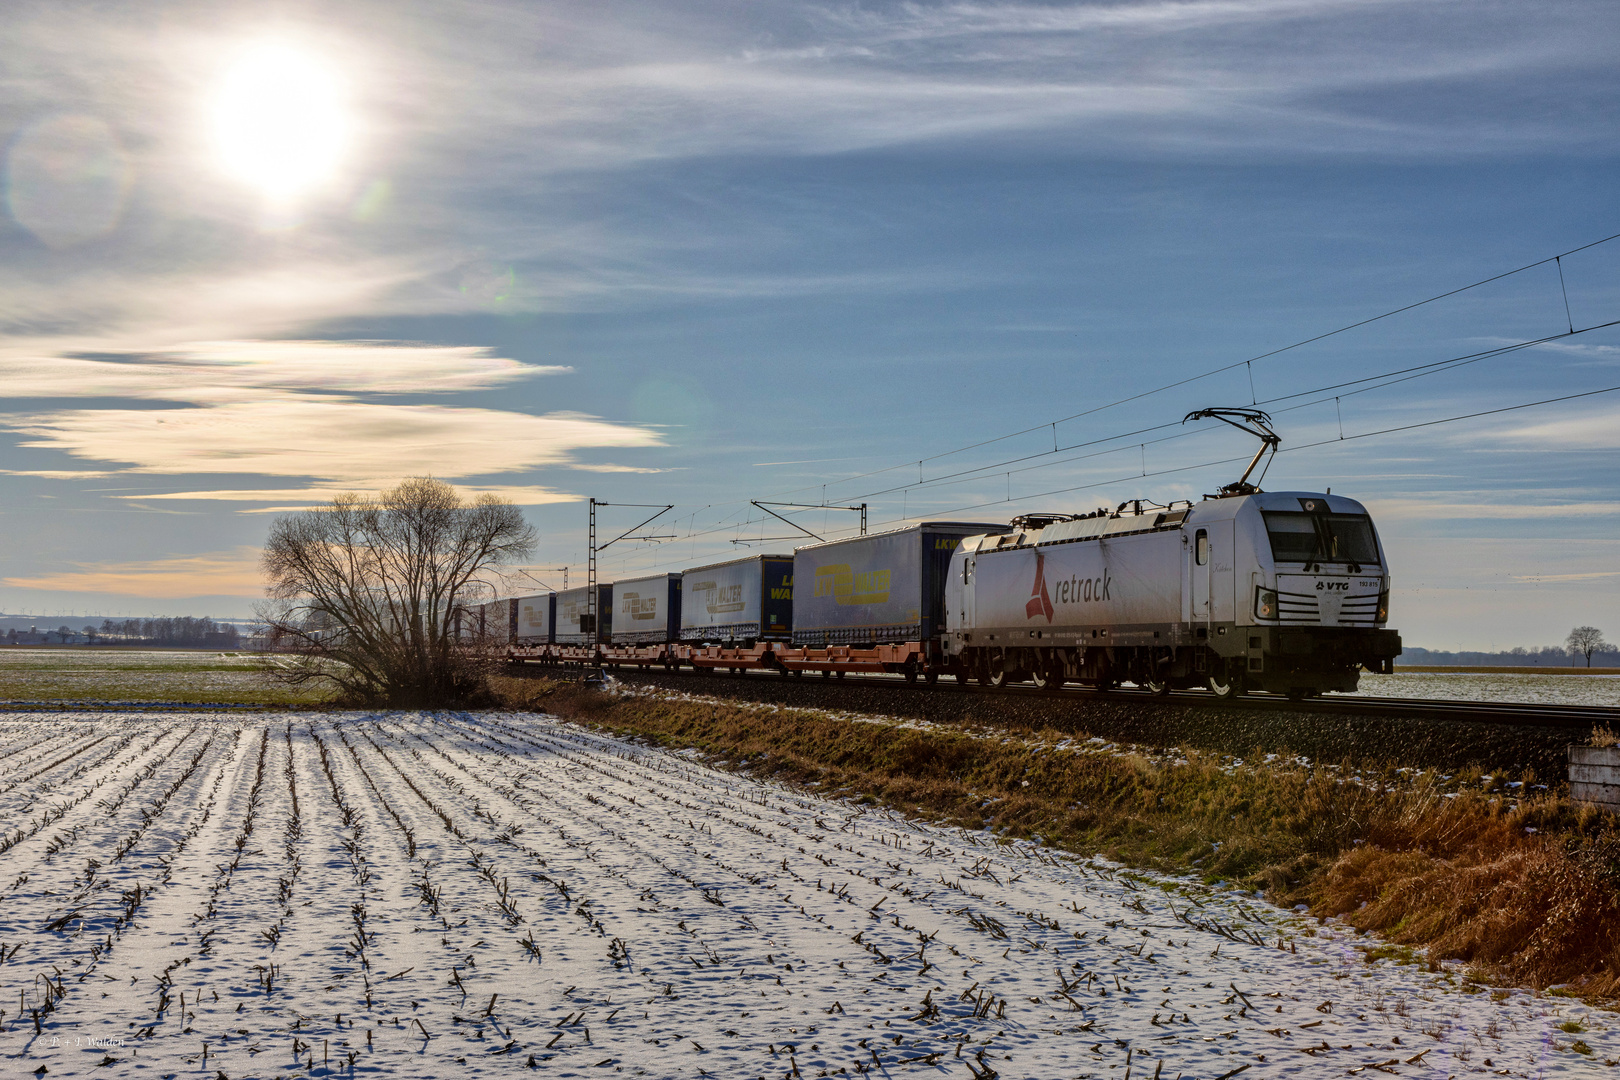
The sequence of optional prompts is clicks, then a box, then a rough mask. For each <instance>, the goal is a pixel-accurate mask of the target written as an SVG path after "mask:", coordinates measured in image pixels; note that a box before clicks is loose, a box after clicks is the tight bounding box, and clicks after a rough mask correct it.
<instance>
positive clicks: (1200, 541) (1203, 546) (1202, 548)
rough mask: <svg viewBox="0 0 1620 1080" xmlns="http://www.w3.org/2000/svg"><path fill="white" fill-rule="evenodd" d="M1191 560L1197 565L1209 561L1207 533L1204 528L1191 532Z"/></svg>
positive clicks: (1203, 564) (1202, 564)
mask: <svg viewBox="0 0 1620 1080" xmlns="http://www.w3.org/2000/svg"><path fill="white" fill-rule="evenodd" d="M1193 561H1194V562H1196V563H1197V564H1198V565H1199V566H1206V565H1208V563H1209V533H1208V532H1207V531H1206V530H1204V529H1199V530H1198V531H1197V532H1196V533H1194V534H1193Z"/></svg>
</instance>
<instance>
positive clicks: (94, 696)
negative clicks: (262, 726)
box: [0, 646, 325, 705]
mask: <svg viewBox="0 0 1620 1080" xmlns="http://www.w3.org/2000/svg"><path fill="white" fill-rule="evenodd" d="M260 664H261V661H260V659H259V658H258V657H257V656H254V655H252V654H249V653H220V652H204V651H201V650H190V649H116V648H114V649H107V648H75V647H71V646H70V647H66V648H54V649H53V648H37V647H30V646H24V647H14V648H0V701H11V702H17V701H129V702H139V701H150V702H187V703H194V704H233V705H235V704H241V705H308V704H313V703H316V702H318V701H320V700H321V699H322V697H323V696H324V695H325V692H324V691H319V690H313V691H312V690H303V691H299V690H294V689H291V688H289V687H282V686H276V685H274V684H271V683H267V682H266V681H265V680H264V679H263V678H262V677H261V676H260V674H259V670H260Z"/></svg>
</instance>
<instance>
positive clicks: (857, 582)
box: [776, 521, 1003, 682]
mask: <svg viewBox="0 0 1620 1080" xmlns="http://www.w3.org/2000/svg"><path fill="white" fill-rule="evenodd" d="M1001 528H1003V526H1000V525H988V524H983V523H977V522H960V521H930V522H923V523H921V524H918V525H912V526H909V527H907V528H904V529H895V530H893V531H891V532H883V533H874V534H871V535H867V536H856V537H850V538H849V539H846V540H834V541H831V542H830V543H825V544H811V545H808V546H806V547H802V548H798V549H797V550H795V551H794V553H793V648H791V649H777V650H776V659H777V663H778V664H779V665H780V666H781V667H782V668H783V669H784V670H787V671H792V672H804V671H820V672H821V673H822V674H823V675H824V676H825V675H829V674H831V673H833V672H837V673H838V674H839V675H840V677H841V676H842V675H843V674H844V673H845V672H848V671H890V672H900V673H902V674H904V675H905V676H906V678H907V679H910V680H915V679H916V678H917V676H918V675H919V674H921V675H924V676H926V677H927V679H928V680H929V681H930V682H932V681H933V680H935V679H937V678H938V677H939V673H940V671H941V670H943V669H944V665H945V663H946V656H945V653H944V651H943V648H942V645H943V637H944V632H945V610H944V603H943V592H944V588H945V579H946V578H947V576H948V575H949V570H950V563H951V556H952V555H953V554H954V553H955V551H956V547H957V545H958V544H959V543H961V541H962V539H963V538H964V537H967V536H973V535H975V534H979V533H983V532H986V531H992V530H999V529H1001Z"/></svg>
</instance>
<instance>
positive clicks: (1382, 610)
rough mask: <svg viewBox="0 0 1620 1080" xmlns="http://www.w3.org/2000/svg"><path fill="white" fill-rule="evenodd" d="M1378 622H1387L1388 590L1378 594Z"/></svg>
mask: <svg viewBox="0 0 1620 1080" xmlns="http://www.w3.org/2000/svg"><path fill="white" fill-rule="evenodd" d="M1378 621H1379V622H1381V623H1382V622H1388V621H1389V590H1388V589H1385V590H1384V591H1383V592H1381V593H1379V594H1378Z"/></svg>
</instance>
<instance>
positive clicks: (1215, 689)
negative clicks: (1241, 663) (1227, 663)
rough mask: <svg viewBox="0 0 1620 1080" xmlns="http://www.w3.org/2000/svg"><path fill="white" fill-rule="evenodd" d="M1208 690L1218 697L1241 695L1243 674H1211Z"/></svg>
mask: <svg viewBox="0 0 1620 1080" xmlns="http://www.w3.org/2000/svg"><path fill="white" fill-rule="evenodd" d="M1209 692H1210V693H1212V694H1214V695H1215V696H1216V697H1218V698H1232V697H1241V696H1242V695H1243V692H1244V687H1243V676H1241V675H1227V674H1221V675H1211V676H1210V677H1209Z"/></svg>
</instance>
